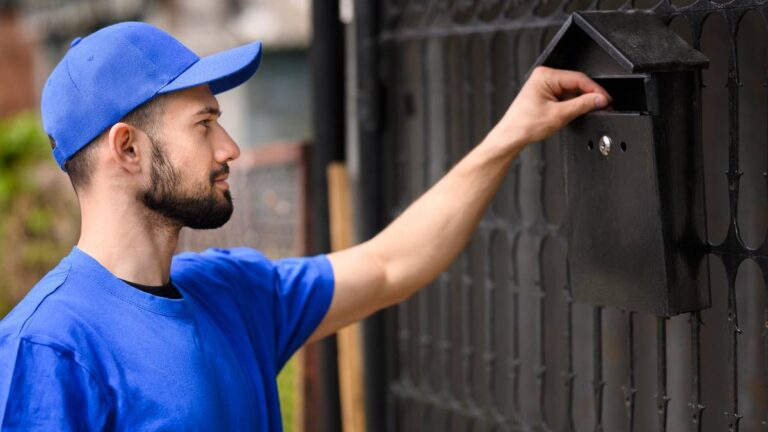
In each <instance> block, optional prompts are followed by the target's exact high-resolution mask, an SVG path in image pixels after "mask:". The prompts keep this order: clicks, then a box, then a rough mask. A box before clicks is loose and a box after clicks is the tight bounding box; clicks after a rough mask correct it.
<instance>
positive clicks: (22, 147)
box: [0, 113, 78, 317]
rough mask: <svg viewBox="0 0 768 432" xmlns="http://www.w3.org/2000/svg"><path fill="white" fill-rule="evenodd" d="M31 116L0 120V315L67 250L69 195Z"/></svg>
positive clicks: (71, 231)
mask: <svg viewBox="0 0 768 432" xmlns="http://www.w3.org/2000/svg"><path fill="white" fill-rule="evenodd" d="M38 119H39V116H38V115H37V114H36V113H24V114H19V115H15V116H13V117H8V118H5V119H0V239H2V240H1V241H0V245H2V247H0V272H2V273H3V278H0V317H2V316H3V315H5V313H6V312H7V311H8V310H9V309H10V308H11V307H13V305H14V304H15V303H16V302H17V301H18V300H20V299H21V297H23V295H24V294H25V293H26V292H27V291H28V290H29V289H30V288H31V287H32V285H33V284H34V283H35V282H36V281H37V280H39V279H40V278H41V277H42V276H43V275H44V274H45V273H46V272H47V271H48V270H50V269H51V268H52V267H53V266H54V265H55V264H56V263H57V262H58V261H59V260H60V259H61V257H62V256H63V255H65V254H66V252H67V251H68V250H69V248H70V247H71V244H72V240H73V239H74V237H75V235H76V233H77V225H78V221H77V210H76V206H75V203H74V200H73V198H74V196H73V194H71V193H70V194H67V193H66V192H64V193H62V192H63V191H65V190H66V189H64V187H68V185H67V184H66V182H65V181H63V180H64V177H63V176H61V173H60V172H58V171H59V170H58V167H57V166H56V164H55V163H53V158H52V157H51V155H50V144H49V142H48V137H47V136H46V134H45V132H43V129H42V127H41V125H40V122H39V120H38Z"/></svg>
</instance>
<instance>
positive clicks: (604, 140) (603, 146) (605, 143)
mask: <svg viewBox="0 0 768 432" xmlns="http://www.w3.org/2000/svg"><path fill="white" fill-rule="evenodd" d="M611 142H612V141H611V137H609V136H608V135H603V136H602V137H601V138H600V145H599V148H600V153H602V154H603V156H608V153H610V152H611Z"/></svg>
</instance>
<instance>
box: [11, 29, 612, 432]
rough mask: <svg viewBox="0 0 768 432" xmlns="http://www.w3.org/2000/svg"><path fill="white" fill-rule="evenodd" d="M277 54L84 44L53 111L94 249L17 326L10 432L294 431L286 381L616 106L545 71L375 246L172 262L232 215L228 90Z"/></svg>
mask: <svg viewBox="0 0 768 432" xmlns="http://www.w3.org/2000/svg"><path fill="white" fill-rule="evenodd" d="M260 60H261V46H260V44H259V43H253V44H249V45H245V46H242V47H239V48H235V49H232V50H229V51H225V52H222V53H219V54H216V55H213V56H210V57H205V58H202V59H201V58H199V57H197V56H196V55H195V54H194V53H193V52H191V51H190V50H189V49H187V48H186V47H184V46H183V45H182V44H181V43H179V42H178V41H176V40H175V39H174V38H173V37H171V36H170V35H168V34H167V33H165V32H163V31H161V30H159V29H157V28H155V27H152V26H150V25H147V24H142V23H120V24H116V25H113V26H110V27H106V28H104V29H102V30H100V31H98V32H95V33H93V34H91V35H89V36H87V37H85V38H82V39H77V40H75V41H73V43H72V47H71V48H70V50H69V51H68V52H67V54H66V55H65V56H64V58H63V59H62V60H61V62H60V63H59V64H58V65H57V66H56V68H55V69H54V70H53V72H52V73H51V76H50V77H49V79H48V81H47V82H46V84H45V88H44V89H43V98H42V116H43V123H44V127H45V130H46V132H47V133H48V134H49V135H50V136H51V142H52V145H53V156H54V158H55V159H56V161H57V162H58V164H59V166H60V167H61V168H62V169H63V170H64V171H66V172H67V173H68V174H69V176H70V179H71V181H72V184H73V186H74V188H75V190H76V192H77V196H78V200H79V203H80V208H81V214H82V227H81V236H80V239H79V241H78V243H77V245H76V246H75V247H73V248H72V251H71V253H70V254H69V255H68V256H67V257H65V258H64V259H63V260H62V261H61V262H60V263H59V265H58V266H56V268H54V269H53V270H52V271H51V272H50V273H48V274H47V275H46V276H45V277H44V278H43V279H42V280H41V281H40V282H39V283H38V284H37V285H36V286H35V287H34V288H32V290H31V291H30V292H29V294H28V295H27V296H26V297H25V298H24V300H22V301H21V303H19V305H17V306H16V307H15V308H14V309H13V310H12V311H11V312H10V313H9V314H8V316H6V317H5V318H4V319H3V320H2V321H0V425H2V429H23V430H103V429H108V430H159V429H163V430H227V431H239V430H280V429H281V424H280V412H279V405H278V395H277V386H276V382H275V377H276V375H277V373H278V372H279V371H280V369H281V368H282V366H283V365H284V364H285V362H286V361H287V360H288V358H289V357H290V356H291V354H292V353H293V352H294V351H296V350H297V349H298V348H299V347H300V346H301V345H302V344H303V343H305V342H306V341H307V340H313V339H317V338H320V337H323V336H326V335H328V334H331V333H333V332H334V331H336V330H337V329H339V328H341V327H343V326H345V325H347V324H349V323H352V322H354V321H357V320H360V319H362V318H364V317H366V316H368V315H369V314H371V313H372V312H374V311H376V310H378V309H381V308H383V307H386V306H390V305H393V304H395V303H397V302H400V301H402V300H404V299H406V298H408V297H409V296H411V295H412V294H413V293H414V292H416V291H417V290H418V289H419V288H421V287H423V286H425V285H426V284H428V283H429V282H430V281H431V280H433V279H434V278H435V277H436V276H437V275H438V274H439V273H440V272H442V271H443V270H445V269H446V268H447V267H448V265H449V264H450V262H451V261H452V260H453V259H454V258H455V257H456V256H457V255H458V253H459V252H460V250H461V249H462V248H463V247H464V245H465V244H466V242H467V241H468V239H469V238H470V236H471V233H472V231H473V230H474V228H475V227H476V225H477V223H478V220H479V219H480V217H481V215H482V213H483V212H484V210H485V208H486V207H487V205H488V203H489V202H490V200H491V198H492V197H493V195H494V193H495V192H496V190H497V189H498V187H499V185H500V183H501V181H502V179H503V177H504V175H505V173H506V171H507V169H508V168H509V166H510V164H511V162H512V160H513V159H514V158H515V157H516V155H517V154H518V153H519V152H520V151H521V150H522V149H523V148H524V147H525V146H526V145H527V144H529V143H531V142H535V141H540V140H542V139H544V138H545V137H547V136H549V135H551V134H552V133H553V132H555V131H556V130H557V129H558V128H560V127H562V126H563V125H565V124H566V123H567V122H569V121H570V120H571V119H573V118H575V117H577V116H579V115H581V114H584V113H586V112H588V111H590V110H592V109H595V108H602V107H604V106H606V105H607V104H608V103H609V96H608V94H607V93H606V92H605V90H603V89H602V88H600V87H599V86H598V85H597V84H595V83H594V82H592V81H591V80H589V79H588V78H587V77H586V76H584V75H582V74H579V73H574V72H566V71H556V70H551V69H545V68H539V69H536V70H535V71H534V72H533V73H532V75H531V77H530V79H529V80H528V82H527V83H526V84H525V86H524V87H523V89H522V90H521V92H520V93H519V95H518V96H517V98H516V99H515V101H514V102H513V103H512V105H511V106H510V108H509V109H508V111H507V113H506V114H505V115H504V117H503V118H502V119H501V121H500V122H499V123H498V124H497V125H496V126H495V127H494V128H493V130H491V132H490V133H489V134H488V135H487V136H486V138H485V139H484V140H483V141H482V142H481V143H480V144H479V145H478V146H477V147H476V148H475V149H473V150H472V151H471V152H470V153H469V154H468V155H467V156H466V157H465V158H464V159H463V160H462V161H461V162H459V163H458V164H457V165H456V166H455V167H454V168H453V169H452V170H451V171H450V172H449V173H448V174H447V175H446V176H445V177H444V178H443V179H442V180H440V181H439V182H438V183H437V184H436V185H435V186H434V187H433V188H432V189H431V190H430V191H429V192H427V193H426V194H424V195H423V196H422V197H421V198H419V199H418V200H417V201H416V202H415V203H414V204H413V205H412V206H411V207H410V208H408V210H406V211H405V212H404V213H403V214H402V215H401V216H400V217H399V218H398V219H397V220H395V221H394V222H393V223H392V224H391V225H390V226H389V227H387V228H386V229H385V230H384V231H382V232H381V233H380V234H379V235H377V236H376V237H374V238H373V239H371V240H369V241H367V242H365V243H363V244H361V245H359V246H356V247H354V248H351V249H348V250H345V251H341V252H338V253H333V254H330V255H320V256H315V257H309V258H297V259H286V260H279V261H270V260H268V259H266V258H265V257H263V256H262V255H261V254H259V253H258V252H256V251H254V250H252V249H248V248H234V249H211V250H208V251H205V252H202V253H183V254H180V255H177V256H173V252H174V250H175V248H176V242H177V238H178V234H179V231H180V229H181V228H182V227H183V226H189V227H192V228H201V229H204V228H215V227H218V226H221V225H222V224H224V223H225V222H226V221H227V220H228V219H229V217H230V215H231V213H232V198H231V196H230V192H229V187H228V185H227V183H226V179H227V174H228V172H229V168H228V163H229V162H230V161H233V160H235V159H237V157H238V155H239V149H238V147H237V145H236V144H235V143H234V142H233V141H232V139H231V138H230V137H229V136H228V135H227V133H226V132H225V131H224V129H223V128H222V127H221V125H219V124H218V123H217V119H218V117H219V115H220V114H221V111H220V107H219V105H218V102H217V100H216V98H215V97H214V95H215V94H217V93H220V92H223V91H226V90H228V89H231V88H233V87H235V86H237V85H240V84H242V83H243V82H244V81H246V80H247V79H249V78H250V77H251V76H252V75H253V74H254V72H255V71H256V69H257V67H258V65H259V62H260ZM572 94H581V95H580V96H577V97H573V98H567V100H560V99H566V98H565V96H566V95H572Z"/></svg>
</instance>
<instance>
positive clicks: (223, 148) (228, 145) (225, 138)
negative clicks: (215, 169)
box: [214, 127, 240, 163]
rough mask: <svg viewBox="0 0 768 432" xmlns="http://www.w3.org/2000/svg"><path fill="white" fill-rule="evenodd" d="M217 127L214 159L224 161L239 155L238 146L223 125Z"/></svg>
mask: <svg viewBox="0 0 768 432" xmlns="http://www.w3.org/2000/svg"><path fill="white" fill-rule="evenodd" d="M218 129H219V135H220V136H218V137H216V138H217V139H216V144H215V145H216V149H215V151H214V159H216V161H217V162H220V163H226V162H228V161H231V160H235V159H237V158H238V157H240V147H239V146H238V145H237V143H236V142H235V141H234V140H233V139H232V137H230V136H229V134H228V133H227V131H226V130H225V129H224V128H223V127H219V128H218Z"/></svg>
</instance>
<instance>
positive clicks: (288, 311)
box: [275, 255, 334, 370]
mask: <svg viewBox="0 0 768 432" xmlns="http://www.w3.org/2000/svg"><path fill="white" fill-rule="evenodd" d="M275 266H276V268H277V274H278V278H279V280H278V281H277V284H276V285H277V301H276V303H277V304H276V310H275V329H276V332H277V364H276V366H277V370H280V369H282V367H283V365H285V363H286V362H287V361H288V359H290V358H291V355H293V353H294V352H296V350H298V349H299V347H301V345H302V344H304V342H306V340H307V339H308V338H309V337H310V336H311V335H312V333H313V332H314V331H315V329H316V328H317V326H318V325H319V324H320V321H322V319H323V318H324V317H325V314H326V313H327V312H328V308H329V307H330V305H331V300H332V298H333V289H334V276H333V268H332V267H331V263H330V261H329V260H328V257H327V256H325V255H318V256H315V257H310V258H288V259H283V260H278V261H275Z"/></svg>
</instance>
